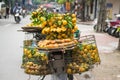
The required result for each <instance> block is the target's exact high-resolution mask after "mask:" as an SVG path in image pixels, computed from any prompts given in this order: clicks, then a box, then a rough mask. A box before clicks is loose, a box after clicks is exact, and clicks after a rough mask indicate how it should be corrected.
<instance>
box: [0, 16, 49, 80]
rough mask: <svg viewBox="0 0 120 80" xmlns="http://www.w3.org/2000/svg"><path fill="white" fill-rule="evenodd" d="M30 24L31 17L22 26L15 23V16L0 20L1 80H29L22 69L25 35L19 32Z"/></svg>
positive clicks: (47, 78)
mask: <svg viewBox="0 0 120 80" xmlns="http://www.w3.org/2000/svg"><path fill="white" fill-rule="evenodd" d="M28 22H30V21H29V17H26V18H25V19H22V21H21V23H20V24H16V23H15V21H14V19H13V16H10V18H9V19H0V80H27V79H28V78H29V76H28V75H26V74H24V71H23V70H22V69H21V68H20V67H21V62H22V54H23V52H22V51H23V50H22V48H21V46H22V44H23V42H22V41H23V40H24V38H25V35H24V33H23V32H18V31H17V30H20V29H21V27H22V26H24V25H25V24H27V23H28ZM31 78H32V79H31V80H33V79H34V80H37V78H38V77H36V76H32V77H31ZM45 80H50V76H47V77H46V78H45Z"/></svg>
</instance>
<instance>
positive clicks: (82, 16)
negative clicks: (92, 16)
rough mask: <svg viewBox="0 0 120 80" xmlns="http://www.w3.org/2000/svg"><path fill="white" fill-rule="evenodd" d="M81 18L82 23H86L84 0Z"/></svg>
mask: <svg viewBox="0 0 120 80" xmlns="http://www.w3.org/2000/svg"><path fill="white" fill-rule="evenodd" d="M81 18H82V21H85V0H82V12H81Z"/></svg>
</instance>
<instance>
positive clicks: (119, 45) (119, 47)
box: [118, 37, 120, 50]
mask: <svg viewBox="0 0 120 80" xmlns="http://www.w3.org/2000/svg"><path fill="white" fill-rule="evenodd" d="M118 50H120V37H119V42H118Z"/></svg>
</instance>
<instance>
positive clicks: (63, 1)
mask: <svg viewBox="0 0 120 80" xmlns="http://www.w3.org/2000/svg"><path fill="white" fill-rule="evenodd" d="M66 1H69V2H73V1H75V0H57V2H58V3H59V4H64V3H65V2H66Z"/></svg>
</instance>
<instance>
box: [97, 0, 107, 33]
mask: <svg viewBox="0 0 120 80" xmlns="http://www.w3.org/2000/svg"><path fill="white" fill-rule="evenodd" d="M99 5H100V10H99V16H98V23H97V26H96V28H97V29H96V32H103V30H104V29H105V25H106V22H105V20H106V0H99Z"/></svg>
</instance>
